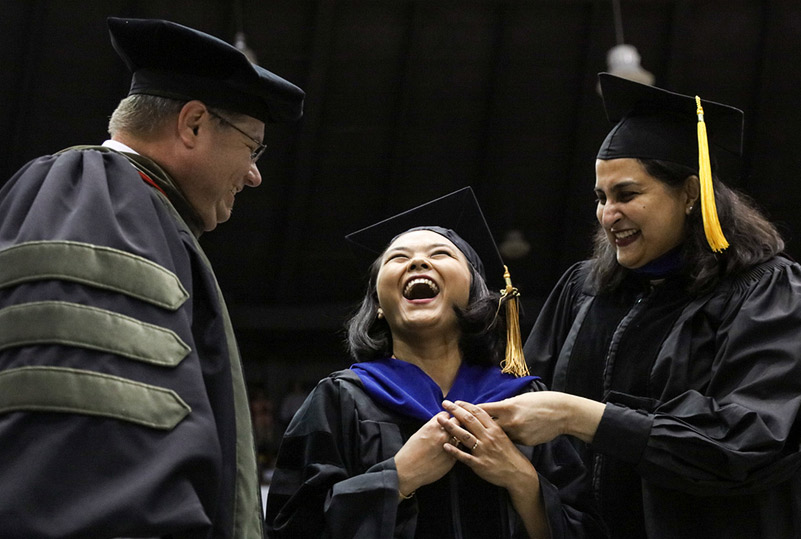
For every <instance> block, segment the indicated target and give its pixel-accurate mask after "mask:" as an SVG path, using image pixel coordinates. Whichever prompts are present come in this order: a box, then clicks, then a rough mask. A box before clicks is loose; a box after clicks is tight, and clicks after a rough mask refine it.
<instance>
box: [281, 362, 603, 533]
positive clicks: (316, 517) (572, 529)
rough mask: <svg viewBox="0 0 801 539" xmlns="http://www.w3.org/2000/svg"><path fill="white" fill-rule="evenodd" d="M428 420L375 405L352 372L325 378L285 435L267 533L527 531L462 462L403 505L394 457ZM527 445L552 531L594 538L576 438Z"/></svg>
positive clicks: (501, 494)
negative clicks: (569, 440)
mask: <svg viewBox="0 0 801 539" xmlns="http://www.w3.org/2000/svg"><path fill="white" fill-rule="evenodd" d="M532 389H542V384H540V383H539V382H534V383H533V387H532ZM422 425H423V422H422V421H420V420H418V419H412V418H410V417H406V416H402V415H399V414H398V413H395V412H393V411H390V410H388V409H387V408H386V407H384V406H382V405H379V404H377V403H376V402H375V401H373V399H372V398H371V397H370V396H369V395H368V394H367V393H366V392H365V390H364V387H363V385H362V383H361V381H360V379H359V377H358V376H357V375H356V374H355V373H354V372H353V371H350V370H344V371H339V372H336V373H333V374H331V375H330V376H329V377H327V378H325V379H323V380H322V381H320V382H319V383H318V385H317V387H316V388H315V389H314V390H313V391H312V393H311V394H310V395H309V397H308V398H307V399H306V401H305V402H304V404H303V406H302V407H301V408H300V410H299V411H298V412H297V413H296V414H295V417H294V418H293V420H292V422H291V423H290V425H289V427H288V428H287V431H286V433H285V435H284V439H283V441H282V444H281V450H280V453H279V455H278V461H277V468H276V470H275V473H274V474H273V479H272V483H271V484H270V490H269V495H268V497H267V519H266V520H267V534H268V536H269V537H292V538H295V537H314V538H363V539H379V538H391V537H397V538H412V537H423V538H432V539H434V538H437V539H448V538H492V539H503V538H509V537H526V533H525V530H524V528H523V525H522V523H521V522H520V520H519V517H518V516H517V514H516V513H515V511H514V510H513V508H512V506H511V502H510V501H509V498H508V495H507V493H506V491H505V490H504V489H501V488H499V487H496V486H494V485H491V484H490V483H487V482H486V481H483V480H482V479H480V478H479V477H478V476H477V475H476V474H475V473H473V471H472V470H470V469H469V468H468V467H466V466H465V465H463V464H461V463H458V462H457V463H456V465H455V466H454V468H453V469H452V470H451V471H450V472H449V473H448V474H446V475H445V476H444V477H443V478H442V479H440V480H439V481H436V482H435V483H432V484H430V485H426V486H423V487H421V488H419V489H418V490H417V492H416V493H415V496H414V497H412V498H411V499H409V500H404V501H402V502H401V503H398V475H397V471H396V469H395V461H394V456H395V454H396V453H397V452H398V450H399V449H400V448H401V446H402V445H403V444H404V443H405V442H406V440H408V439H409V437H410V436H412V435H413V434H414V433H415V432H416V431H417V430H418V429H419V428H420V427H421V426H422ZM521 450H522V451H523V452H524V454H526V455H527V456H528V457H529V458H530V460H531V462H532V463H533V464H534V466H535V468H536V469H537V471H538V473H539V476H540V483H541V489H542V496H543V499H544V502H545V508H546V512H547V514H548V523H549V525H550V527H551V530H552V537H554V538H555V539H556V538H562V537H588V536H589V537H593V536H597V534H598V533H599V527H598V520H597V514H596V513H595V512H594V505H593V503H592V501H591V495H590V492H589V488H588V483H587V481H586V479H587V475H586V473H585V469H584V467H583V465H582V463H581V460H580V459H579V458H578V455H577V454H576V452H575V451H574V450H573V448H572V447H571V445H570V443H569V442H568V441H567V440H566V439H562V438H559V439H557V440H554V441H553V442H552V443H549V444H544V445H541V446H538V447H535V448H532V447H521Z"/></svg>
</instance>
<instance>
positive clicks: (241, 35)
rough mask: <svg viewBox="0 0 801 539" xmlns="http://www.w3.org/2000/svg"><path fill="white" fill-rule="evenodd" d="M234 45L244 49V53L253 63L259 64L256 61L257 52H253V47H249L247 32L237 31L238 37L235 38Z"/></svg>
mask: <svg viewBox="0 0 801 539" xmlns="http://www.w3.org/2000/svg"><path fill="white" fill-rule="evenodd" d="M234 47H236V48H237V49H239V50H240V51H242V54H244V55H245V57H246V58H247V59H248V60H250V63H251V64H257V63H258V62H257V61H256V53H255V52H253V49H251V48H250V47H248V44H247V43H245V32H241V31H240V32H237V33H236V37H235V38H234Z"/></svg>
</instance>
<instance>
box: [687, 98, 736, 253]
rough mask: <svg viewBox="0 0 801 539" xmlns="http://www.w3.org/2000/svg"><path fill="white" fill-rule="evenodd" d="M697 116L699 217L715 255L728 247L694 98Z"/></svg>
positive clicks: (698, 101) (699, 108)
mask: <svg viewBox="0 0 801 539" xmlns="http://www.w3.org/2000/svg"><path fill="white" fill-rule="evenodd" d="M695 103H696V105H697V108H696V113H697V114H698V176H699V178H700V180H701V215H702V217H703V219H704V233H705V234H706V241H707V243H709V247H711V248H712V250H713V251H714V252H716V253H720V252H722V251H723V250H724V249H726V248H727V247H728V246H729V242H728V241H727V240H726V237H725V236H724V235H723V230H721V228H720V221H719V220H718V210H717V207H716V206H715V190H714V188H713V187H712V167H711V166H710V165H709V142H708V141H707V137H706V123H705V122H704V109H703V107H702V106H701V98H700V97H698V96H695Z"/></svg>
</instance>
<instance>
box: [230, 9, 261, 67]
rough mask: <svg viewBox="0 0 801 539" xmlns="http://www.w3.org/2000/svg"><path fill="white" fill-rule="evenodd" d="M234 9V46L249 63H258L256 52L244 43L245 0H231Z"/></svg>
mask: <svg viewBox="0 0 801 539" xmlns="http://www.w3.org/2000/svg"><path fill="white" fill-rule="evenodd" d="M232 3H233V9H234V20H235V21H236V28H237V30H236V35H235V36H234V47H236V48H237V49H239V51H240V52H241V53H242V54H244V55H245V58H247V59H248V60H249V61H250V63H251V64H258V62H257V61H256V53H255V52H253V49H251V48H250V47H248V44H247V43H245V18H244V13H245V0H232Z"/></svg>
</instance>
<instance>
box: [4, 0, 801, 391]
mask: <svg viewBox="0 0 801 539" xmlns="http://www.w3.org/2000/svg"><path fill="white" fill-rule="evenodd" d="M620 5H621V13H622V19H623V23H624V25H623V28H624V36H625V41H626V42H627V43H630V44H632V45H634V46H636V47H637V49H638V50H639V52H640V54H641V55H642V58H643V65H644V67H645V68H646V69H648V70H649V71H651V72H653V73H654V75H655V76H656V82H657V85H659V86H662V87H666V88H668V89H671V90H673V91H677V92H680V93H688V94H699V95H701V96H702V97H703V98H705V99H711V100H715V101H720V102H724V103H727V104H731V105H734V106H737V107H739V108H742V109H743V110H744V111H745V113H746V133H745V149H746V153H747V155H746V158H745V160H744V162H743V169H742V170H743V178H742V179H739V180H737V179H733V180H732V181H731V182H730V183H731V184H733V185H735V186H736V187H738V188H741V189H743V190H744V191H746V192H747V193H749V194H750V195H752V196H753V197H754V198H755V199H756V200H757V201H758V202H759V203H760V204H761V205H762V206H763V207H764V208H765V209H766V211H767V212H768V214H769V215H770V216H771V217H772V218H773V219H774V220H775V221H776V222H778V223H779V225H780V227H781V229H782V230H783V231H784V233H785V234H786V237H787V239H788V247H789V252H790V253H791V254H792V255H793V256H794V257H796V258H798V257H799V254H801V241H799V238H798V234H799V231H801V182H799V178H798V176H799V172H801V144H799V143H800V142H801V69H799V66H798V64H799V58H801V3H799V2H798V1H797V0H776V1H756V0H719V1H703V0H685V1H679V0H621V4H620ZM2 8H3V9H2V18H0V30H2V31H0V68H2V69H0V81H1V85H0V103H2V107H0V127H2V133H3V134H4V136H3V137H2V138H0V178H8V177H9V176H10V175H11V174H13V172H14V171H15V170H16V169H17V168H19V167H20V166H22V165H23V164H24V163H25V162H26V161H28V160H29V159H31V158H33V157H36V156H38V155H40V154H45V153H51V152H53V151H56V150H59V149H61V148H63V147H65V146H69V145H73V144H82V143H99V142H102V141H103V140H104V138H105V127H106V122H107V118H108V115H109V114H110V112H111V111H112V110H113V108H114V107H115V106H116V104H117V102H118V101H119V100H120V99H121V98H122V97H124V96H125V94H126V92H127V86H128V83H129V80H130V79H129V74H128V73H127V71H126V69H125V67H124V66H123V64H122V62H121V61H120V60H119V58H118V57H117V56H116V55H115V53H114V52H113V50H112V48H111V46H110V44H109V40H108V34H107V30H106V26H105V18H106V17H107V16H109V15H115V16H123V17H156V18H165V19H170V20H173V21H176V22H179V23H182V24H186V25H189V26H192V27H195V28H197V29H200V30H204V31H206V32H209V33H211V34H214V35H216V36H218V37H220V38H223V39H225V40H227V41H233V39H234V35H235V33H236V30H237V29H238V26H239V22H238V21H239V20H240V17H239V16H238V14H239V12H240V10H241V11H242V12H243V13H244V16H243V17H241V20H242V26H243V29H244V31H245V34H246V37H247V43H248V45H249V46H250V47H251V48H252V49H254V51H255V53H256V55H257V57H258V60H259V63H260V64H261V65H263V66H265V67H267V68H268V69H270V70H272V71H274V72H276V73H278V74H280V75H282V76H284V77H285V78H287V79H289V80H291V81H292V82H294V83H296V84H298V85H299V86H301V87H302V88H303V89H304V90H305V91H306V92H307V101H306V114H305V116H304V118H303V120H301V121H300V122H299V123H298V124H296V125H293V126H271V127H270V128H269V129H268V133H267V141H268V142H267V143H268V144H269V147H270V149H269V150H268V152H267V154H266V155H265V157H263V158H262V160H261V161H260V162H259V166H260V168H261V171H262V175H263V176H264V179H265V181H264V183H263V184H262V186H261V187H259V188H258V189H255V190H248V191H247V192H245V193H243V194H241V195H240V196H239V197H238V200H237V208H236V212H235V215H234V217H233V218H232V220H231V221H230V222H228V223H226V224H224V225H222V226H220V227H219V228H218V229H217V230H215V231H214V232H212V233H209V234H206V235H205V236H203V238H202V240H201V241H202V243H203V245H204V246H205V248H206V250H207V252H208V254H209V257H210V258H211V259H212V262H213V264H214V266H215V268H216V271H217V275H218V278H219V281H220V284H221V286H222V288H223V290H224V292H225V294H226V297H227V300H228V303H229V307H230V310H231V313H232V317H233V319H234V321H235V324H236V329H237V332H238V335H239V340H240V346H241V348H242V351H243V357H244V358H245V361H246V370H247V374H248V376H249V378H250V380H251V381H254V382H256V381H258V382H263V383H266V384H267V386H268V388H269V389H270V390H271V391H274V392H281V391H282V390H283V386H284V384H285V382H286V380H287V379H288V378H289V377H292V376H297V377H301V378H304V379H307V380H313V379H316V378H317V377H319V376H321V375H323V374H325V373H327V372H328V371H330V370H333V369H335V368H340V367H342V366H346V365H347V364H348V362H347V358H346V357H345V355H344V354H343V352H342V348H341V346H340V344H339V343H340V340H341V335H340V334H339V333H338V332H339V328H340V327H341V325H342V321H343V318H344V317H345V315H346V314H347V313H348V312H349V310H350V308H351V307H352V306H353V305H354V304H355V303H356V302H357V301H358V300H359V299H360V296H361V293H362V288H363V285H362V281H363V279H362V277H363V271H362V270H363V268H359V267H357V266H356V265H355V264H354V262H353V260H352V259H351V255H350V252H349V251H348V249H347V247H346V245H345V244H344V241H343V239H342V238H343V235H344V234H346V233H347V232H350V231H353V230H356V229H358V228H361V227H363V226H365V225H367V224H370V223H372V222H374V221H376V220H379V219H382V218H384V217H387V216H389V215H391V214H393V213H395V212H398V211H401V210H403V209H406V208H408V207H411V206H414V205H416V204H419V203H421V202H424V201H426V200H428V199H431V198H433V197H436V196H439V195H442V194H445V193H447V192H450V191H452V190H455V189H457V188H459V187H462V186H465V185H472V186H473V188H474V189H475V191H476V194H477V197H478V198H479V201H480V203H481V204H482V206H483V207H484V211H485V214H486V218H487V220H488V222H489V224H490V226H491V227H492V229H493V231H494V233H495V235H496V238H497V239H498V240H499V241H501V240H503V238H504V237H505V235H506V233H507V232H508V231H510V230H513V229H517V230H520V231H522V232H523V234H524V236H525V239H526V240H527V241H528V242H529V243H530V245H531V251H530V252H529V253H528V254H527V255H526V256H524V257H523V258H520V259H510V260H508V262H509V263H510V266H511V269H512V272H513V277H514V279H515V281H516V284H517V285H518V286H519V287H520V288H521V290H522V292H523V294H524V298H525V306H526V313H527V318H526V319H525V320H524V325H526V326H528V325H530V323H531V322H532V318H533V317H534V315H536V312H537V309H538V307H539V305H540V303H541V301H542V300H543V299H544V296H545V295H546V294H547V293H548V291H549V289H550V288H551V287H552V286H553V284H554V283H555V281H556V279H557V278H558V277H559V275H560V274H561V272H562V271H563V270H564V269H565V268H566V267H567V266H568V265H569V264H570V263H572V262H574V261H576V260H579V259H581V258H584V257H585V256H586V255H587V253H588V249H589V236H590V234H591V231H592V228H593V223H594V209H593V199H594V197H593V194H592V185H593V165H594V156H595V152H596V150H597V147H598V145H599V144H600V142H601V140H602V139H603V137H604V135H605V133H606V131H607V130H608V127H609V126H608V124H607V122H606V119H605V117H604V115H603V111H602V108H601V101H600V98H599V96H598V94H597V93H596V90H595V85H596V73H598V72H599V71H603V70H605V69H606V53H607V51H608V50H609V49H610V47H612V46H613V45H615V44H616V39H617V38H616V32H615V25H614V23H613V21H614V19H613V9H612V3H611V1H609V0H528V1H523V0H520V1H501V0H497V1H490V0H483V1H482V0H436V1H432V0H419V1H414V0H363V1H334V0H317V1H311V0H308V1H304V0H291V1H277V0H261V1H256V0H252V1H247V0H244V1H242V0H236V1H235V2H223V1H220V0H181V1H169V0H140V1H134V0H129V1H121V0H116V1H115V0H82V1H81V2H76V1H70V0H3V2H2ZM0 218H2V216H0Z"/></svg>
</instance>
